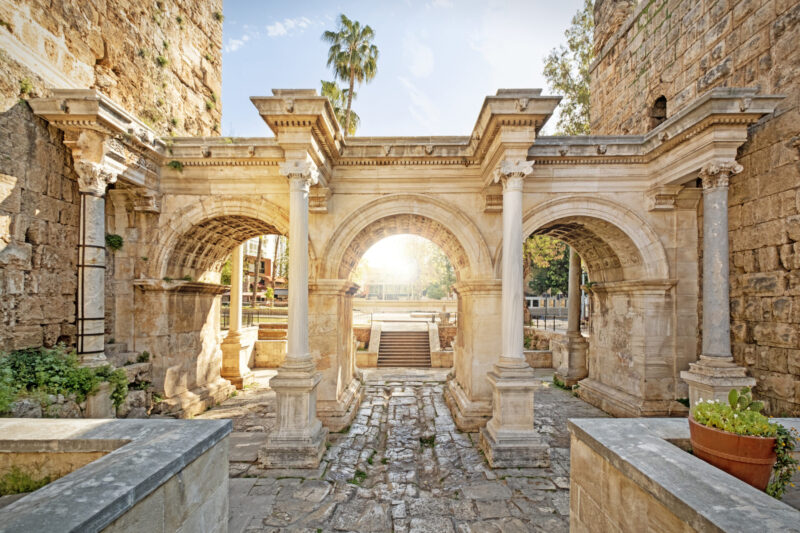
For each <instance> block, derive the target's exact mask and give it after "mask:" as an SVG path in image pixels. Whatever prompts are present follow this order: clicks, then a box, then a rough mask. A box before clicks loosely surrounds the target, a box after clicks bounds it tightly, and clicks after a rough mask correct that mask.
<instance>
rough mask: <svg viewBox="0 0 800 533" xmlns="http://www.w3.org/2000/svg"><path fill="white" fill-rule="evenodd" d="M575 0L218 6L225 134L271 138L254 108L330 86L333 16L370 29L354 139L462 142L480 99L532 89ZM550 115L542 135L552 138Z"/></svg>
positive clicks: (243, 1)
mask: <svg viewBox="0 0 800 533" xmlns="http://www.w3.org/2000/svg"><path fill="white" fill-rule="evenodd" d="M581 5H582V0H559V1H556V2H554V1H552V0H483V1H478V0H395V1H386V0H371V1H369V0H367V1H351V2H335V1H330V0H329V1H324V0H309V1H305V0H295V1H293V2H285V1H284V2H278V1H274V0H225V2H224V14H225V20H224V23H223V62H222V72H223V76H222V134H223V135H225V136H240V137H248V136H255V137H259V136H262V137H263V136H272V134H271V132H269V129H268V128H267V126H266V124H264V122H263V120H262V119H261V117H259V115H258V113H257V112H256V110H255V107H254V106H253V104H252V103H251V102H250V99H249V98H250V96H264V95H270V94H272V93H271V90H272V89H273V88H298V89H305V88H313V89H316V90H318V91H319V87H320V80H323V79H324V80H331V79H333V75H332V73H331V70H330V69H329V68H327V67H326V65H325V63H326V60H327V49H328V46H329V45H328V44H327V43H325V42H323V41H322V39H321V37H320V36H321V35H322V32H323V31H325V30H335V29H336V26H337V20H338V17H339V14H340V13H344V14H345V15H347V16H348V17H349V18H351V19H355V20H358V21H359V22H361V23H362V24H369V25H370V26H372V28H373V29H374V30H375V34H376V36H375V44H376V45H377V46H378V49H379V51H380V55H379V57H378V72H377V75H376V77H375V79H374V80H373V81H372V82H371V83H369V84H365V85H362V86H360V87H358V88H357V89H356V93H357V98H356V100H354V102H353V109H354V110H355V111H356V112H357V113H358V114H359V116H360V117H361V127H360V128H359V130H358V132H357V133H356V134H357V135H359V136H391V135H400V136H402V135H469V134H470V133H471V132H472V128H473V126H474V125H475V121H476V120H477V117H478V112H479V111H480V107H481V104H482V102H483V99H484V97H485V96H487V95H489V94H495V92H496V91H497V89H499V88H523V87H525V88H527V87H540V88H543V89H545V91H544V93H545V94H548V91H547V83H546V81H545V79H544V76H543V75H542V70H543V65H544V58H545V56H546V55H547V54H548V53H549V52H550V50H551V49H552V48H554V47H556V46H558V45H559V44H562V43H564V42H565V37H564V30H566V29H567V27H568V26H569V23H570V20H571V19H572V16H573V15H574V14H575V12H576V11H578V10H579V9H580V7H581ZM554 127H555V118H551V119H550V122H549V124H548V126H547V127H546V128H545V131H546V132H552V131H553V129H554Z"/></svg>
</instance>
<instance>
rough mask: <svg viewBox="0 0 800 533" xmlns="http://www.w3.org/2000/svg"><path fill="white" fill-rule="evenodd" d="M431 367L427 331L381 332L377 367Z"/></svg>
mask: <svg viewBox="0 0 800 533" xmlns="http://www.w3.org/2000/svg"><path fill="white" fill-rule="evenodd" d="M396 366H406V367H424V368H430V366H431V347H430V341H429V338H428V332H427V331H382V332H381V344H380V348H379V349H378V367H396Z"/></svg>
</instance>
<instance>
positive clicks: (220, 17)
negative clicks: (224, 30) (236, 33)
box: [214, 11, 225, 22]
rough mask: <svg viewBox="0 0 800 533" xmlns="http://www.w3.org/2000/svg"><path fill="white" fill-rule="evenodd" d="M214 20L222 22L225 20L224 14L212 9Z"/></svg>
mask: <svg viewBox="0 0 800 533" xmlns="http://www.w3.org/2000/svg"><path fill="white" fill-rule="evenodd" d="M214 20H216V21H217V22H222V21H223V20H225V15H223V14H222V12H220V11H214Z"/></svg>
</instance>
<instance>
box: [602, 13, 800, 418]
mask: <svg viewBox="0 0 800 533" xmlns="http://www.w3.org/2000/svg"><path fill="white" fill-rule="evenodd" d="M622 15H627V18H625V17H623V16H622ZM595 17H596V23H597V24H598V29H597V30H596V39H595V53H596V59H595V63H594V65H593V70H592V86H591V92H592V96H591V98H592V101H591V105H592V111H591V114H592V133H593V134H601V135H615V134H642V133H645V132H647V131H648V130H650V129H651V128H652V127H653V126H654V125H655V122H654V121H653V120H651V119H652V118H653V117H652V116H651V115H652V112H651V110H652V106H653V104H654V102H655V100H656V99H657V98H658V97H659V96H664V97H666V100H667V109H666V111H667V116H668V117H670V116H673V115H674V114H675V113H678V112H679V111H680V110H681V109H683V108H684V107H685V105H686V104H687V103H689V102H690V101H691V100H692V99H694V98H697V97H698V96H700V95H701V94H703V93H704V92H705V91H707V90H709V89H711V88H713V87H719V86H723V87H725V86H727V87H754V88H757V89H758V90H759V92H760V93H762V94H783V95H785V96H786V98H785V99H784V100H783V101H782V102H781V103H780V104H779V105H778V108H777V110H776V111H775V113H774V114H773V115H771V116H768V117H765V118H764V119H763V120H762V121H760V122H759V123H758V124H756V125H755V126H753V127H752V128H751V129H750V132H749V134H750V135H749V139H748V141H747V143H746V144H745V145H743V146H742V148H740V150H739V154H738V157H737V159H738V161H739V163H741V164H742V166H743V167H744V171H743V172H742V173H741V174H738V175H736V176H734V177H733V178H732V179H731V183H730V193H729V205H730V209H729V220H730V234H729V237H730V245H731V265H730V269H731V320H732V324H731V325H732V331H731V333H732V339H731V340H732V347H733V355H734V358H735V359H736V360H737V362H739V363H740V364H745V365H747V367H748V368H749V370H750V374H751V375H752V376H753V377H755V378H756V380H757V389H756V393H757V395H758V396H759V398H760V399H762V400H765V402H766V405H767V411H768V412H769V413H770V414H772V415H781V414H787V415H797V414H798V413H800V289H798V287H800V281H798V280H800V259H798V257H800V256H798V255H797V254H798V252H800V244H796V243H797V242H798V241H800V229H798V228H800V165H799V164H798V157H800V155H799V154H798V149H797V148H796V147H793V146H792V144H793V141H792V139H793V138H796V137H798V136H800V47H798V46H797V43H798V42H800V2H798V1H797V0H727V1H726V0H716V1H709V0H704V1H698V2H695V1H691V0H642V1H641V2H639V4H638V5H634V3H633V2H628V1H624V0H598V1H597V2H596V6H595ZM621 18H625V20H624V22H620V19H621ZM698 219H699V220H698V231H699V242H698V247H699V248H698V250H699V254H700V256H701V260H702V248H703V244H702V202H700V205H699V208H698ZM796 247H797V249H796ZM701 285H702V280H701ZM700 292H702V288H701V289H700ZM699 305H700V304H699ZM700 311H701V312H702V309H701V310H700ZM701 334H702V331H698V335H701ZM699 352H700V343H699V338H698V354H699Z"/></svg>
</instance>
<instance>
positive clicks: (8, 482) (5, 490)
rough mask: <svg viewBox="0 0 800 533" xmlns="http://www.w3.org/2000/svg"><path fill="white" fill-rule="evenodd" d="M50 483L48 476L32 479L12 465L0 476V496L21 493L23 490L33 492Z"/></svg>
mask: <svg viewBox="0 0 800 533" xmlns="http://www.w3.org/2000/svg"><path fill="white" fill-rule="evenodd" d="M48 483H50V477H49V476H48V477H43V478H40V479H34V478H33V477H32V476H31V475H30V474H28V473H27V472H23V471H22V469H20V468H19V467H18V466H12V467H11V471H9V472H8V473H7V474H5V475H4V476H3V477H0V496H8V495H9V494H22V493H23V492H33V491H35V490H37V489H40V488H42V487H44V486H45V485H47V484H48Z"/></svg>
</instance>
